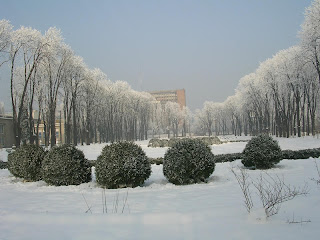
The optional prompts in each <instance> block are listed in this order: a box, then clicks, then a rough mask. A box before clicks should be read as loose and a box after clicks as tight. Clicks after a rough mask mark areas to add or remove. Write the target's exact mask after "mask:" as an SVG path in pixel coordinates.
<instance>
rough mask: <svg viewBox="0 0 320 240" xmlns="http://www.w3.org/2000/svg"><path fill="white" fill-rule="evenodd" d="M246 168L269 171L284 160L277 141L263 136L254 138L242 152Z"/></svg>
mask: <svg viewBox="0 0 320 240" xmlns="http://www.w3.org/2000/svg"><path fill="white" fill-rule="evenodd" d="M242 157H243V159H242V163H243V165H244V166H245V167H252V168H257V169H268V168H271V167H273V166H274V165H275V164H277V163H279V162H280V160H282V152H281V149H280V146H279V144H278V142H277V141H275V140H273V139H272V137H271V136H269V135H266V134H262V135H259V136H257V137H253V138H252V139H251V140H250V141H249V142H248V143H247V145H246V147H245V149H244V150H243V152H242Z"/></svg>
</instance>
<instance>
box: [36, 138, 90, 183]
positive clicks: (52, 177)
mask: <svg viewBox="0 0 320 240" xmlns="http://www.w3.org/2000/svg"><path fill="white" fill-rule="evenodd" d="M41 173H42V178H43V180H44V181H45V182H46V183H48V184H50V185H55V186H61V185H79V184H81V183H85V182H90V181H91V165H90V163H89V161H88V160H87V159H86V158H85V157H84V154H83V152H82V151H81V150H79V149H77V148H75V147H74V146H72V145H68V144H65V145H62V146H56V147H53V148H52V149H51V150H50V151H49V152H48V153H47V154H46V156H45V158H44V160H43V162H42V169H41Z"/></svg>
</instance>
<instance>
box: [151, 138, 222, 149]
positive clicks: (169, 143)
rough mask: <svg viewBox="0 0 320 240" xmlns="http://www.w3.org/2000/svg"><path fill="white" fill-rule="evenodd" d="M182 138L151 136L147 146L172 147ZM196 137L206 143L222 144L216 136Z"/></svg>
mask: <svg viewBox="0 0 320 240" xmlns="http://www.w3.org/2000/svg"><path fill="white" fill-rule="evenodd" d="M183 139H184V138H171V139H169V140H168V139H159V138H153V139H150V141H149V144H148V147H173V146H174V145H175V144H176V143H177V142H179V141H181V140H183ZM196 139H198V140H200V141H202V142H204V143H205V144H207V145H212V144H222V142H221V141H220V139H219V138H218V137H202V138H196Z"/></svg>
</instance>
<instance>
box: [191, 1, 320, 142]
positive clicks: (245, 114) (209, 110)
mask: <svg viewBox="0 0 320 240" xmlns="http://www.w3.org/2000/svg"><path fill="white" fill-rule="evenodd" d="M299 37H300V42H299V44H298V45H297V46H293V47H291V48H289V49H285V50H281V51H279V52H278V53H276V54H275V55H274V56H273V57H272V58H270V59H267V60H265V61H264V62H262V63H261V64H260V66H259V67H258V69H256V71H255V72H253V73H251V74H248V75H246V76H244V77H243V78H241V79H240V81H239V84H238V86H237V88H236V91H235V94H234V95H233V96H230V97H228V98H227V99H226V100H225V101H224V102H223V103H214V102H205V103H204V105H203V108H202V109H201V110H198V111H197V112H196V118H197V127H196V131H197V132H199V133H200V134H205V133H207V134H209V135H211V134H212V133H213V132H215V133H216V134H218V135H219V134H228V133H229V134H230V133H232V134H235V135H241V134H246V135H247V134H250V135H256V134H259V133H264V132H266V133H271V134H273V135H276V136H279V137H289V136H293V135H295V136H298V137H300V136H301V135H302V134H306V135H310V134H312V135H314V134H315V133H316V130H317V129H316V120H317V117H318V116H319V104H318V102H319V97H320V96H319V89H320V88H319V86H320V0H315V1H313V2H312V4H311V6H310V7H308V8H307V9H306V11H305V19H304V22H303V24H302V25H301V30H300V32H299Z"/></svg>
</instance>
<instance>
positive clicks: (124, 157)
mask: <svg viewBox="0 0 320 240" xmlns="http://www.w3.org/2000/svg"><path fill="white" fill-rule="evenodd" d="M150 174H151V164H150V162H149V161H148V158H147V156H146V154H145V152H144V151H143V150H142V148H141V147H140V146H138V145H137V144H135V143H133V142H126V141H125V142H118V143H113V144H111V145H109V146H105V147H104V148H103V149H102V153H101V155H100V156H99V157H98V159H97V162H96V178H97V182H98V183H99V184H100V185H102V186H104V187H106V188H120V187H137V186H140V185H142V184H143V183H144V181H145V180H146V179H148V178H149V176H150Z"/></svg>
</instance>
